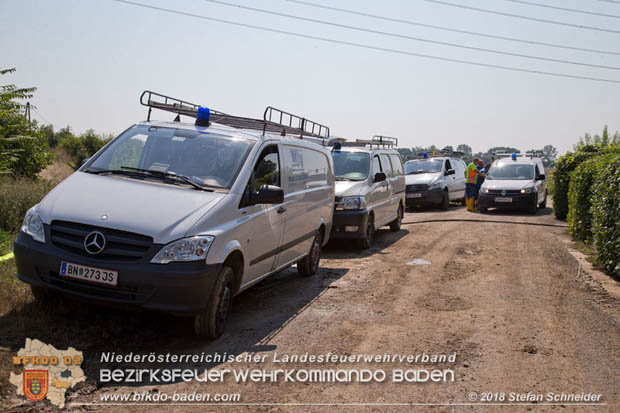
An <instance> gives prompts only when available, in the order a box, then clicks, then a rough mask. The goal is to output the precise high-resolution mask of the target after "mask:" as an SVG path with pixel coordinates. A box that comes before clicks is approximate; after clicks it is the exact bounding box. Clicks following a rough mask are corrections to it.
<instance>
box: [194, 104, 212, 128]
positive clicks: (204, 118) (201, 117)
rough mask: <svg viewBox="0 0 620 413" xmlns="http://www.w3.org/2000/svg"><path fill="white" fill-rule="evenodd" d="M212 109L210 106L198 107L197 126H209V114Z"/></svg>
mask: <svg viewBox="0 0 620 413" xmlns="http://www.w3.org/2000/svg"><path fill="white" fill-rule="evenodd" d="M210 114H211V111H210V110H209V108H205V107H203V106H200V107H199V108H198V113H196V123H195V125H196V126H209V115H210Z"/></svg>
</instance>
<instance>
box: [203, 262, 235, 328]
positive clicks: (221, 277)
mask: <svg viewBox="0 0 620 413" xmlns="http://www.w3.org/2000/svg"><path fill="white" fill-rule="evenodd" d="M234 279H235V274H234V272H233V270H232V268H230V267H227V266H223V267H222V269H221V270H220V272H219V274H218V276H217V280H216V281H215V285H214V287H213V291H212V292H211V297H210V298H209V301H208V302H207V306H206V307H205V308H204V309H203V310H202V311H201V312H200V313H198V314H196V316H195V317H194V331H195V332H196V335H197V336H199V337H209V338H218V337H219V336H221V335H222V334H223V333H224V330H225V329H226V322H227V321H228V315H229V313H230V309H231V307H232V301H233V294H234V293H233V281H234Z"/></svg>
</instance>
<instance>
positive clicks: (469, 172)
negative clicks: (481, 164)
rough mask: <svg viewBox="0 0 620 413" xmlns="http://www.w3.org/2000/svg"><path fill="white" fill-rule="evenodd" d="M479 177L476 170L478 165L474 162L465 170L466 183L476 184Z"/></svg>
mask: <svg viewBox="0 0 620 413" xmlns="http://www.w3.org/2000/svg"><path fill="white" fill-rule="evenodd" d="M477 175H478V168H476V165H475V164H474V163H473V162H472V163H470V164H469V165H467V169H466V170H465V183H468V184H475V183H476V182H477V179H478V176H477Z"/></svg>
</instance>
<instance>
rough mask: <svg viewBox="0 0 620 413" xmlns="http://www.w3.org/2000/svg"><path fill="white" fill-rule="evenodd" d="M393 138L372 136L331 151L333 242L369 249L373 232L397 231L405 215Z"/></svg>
mask: <svg viewBox="0 0 620 413" xmlns="http://www.w3.org/2000/svg"><path fill="white" fill-rule="evenodd" d="M397 142H398V141H397V140H396V138H388V137H383V136H375V137H373V139H371V140H357V141H356V142H345V143H344V144H342V145H340V144H336V146H335V147H334V149H332V157H333V160H334V174H335V176H336V200H335V203H336V211H335V212H334V227H333V230H332V235H331V236H332V238H334V239H351V240H356V241H357V243H358V245H359V246H360V247H361V248H369V247H370V246H371V245H372V242H373V239H374V235H375V230H376V229H377V228H380V227H382V226H384V225H389V226H390V229H391V230H392V231H398V230H400V225H401V221H402V218H403V215H404V211H405V177H404V171H403V164H402V159H401V157H400V154H399V153H398V151H396V150H395V149H391V148H392V147H393V146H396V145H397Z"/></svg>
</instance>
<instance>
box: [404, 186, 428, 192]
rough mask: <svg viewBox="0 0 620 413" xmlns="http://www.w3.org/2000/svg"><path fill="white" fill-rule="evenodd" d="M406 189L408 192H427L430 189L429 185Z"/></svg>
mask: <svg viewBox="0 0 620 413" xmlns="http://www.w3.org/2000/svg"><path fill="white" fill-rule="evenodd" d="M406 189H407V192H419V191H426V190H427V189H428V185H427V184H413V185H407V187H406Z"/></svg>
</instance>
